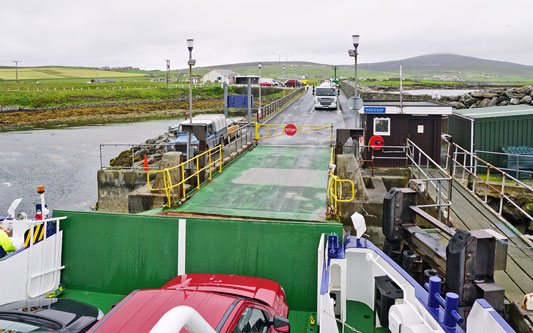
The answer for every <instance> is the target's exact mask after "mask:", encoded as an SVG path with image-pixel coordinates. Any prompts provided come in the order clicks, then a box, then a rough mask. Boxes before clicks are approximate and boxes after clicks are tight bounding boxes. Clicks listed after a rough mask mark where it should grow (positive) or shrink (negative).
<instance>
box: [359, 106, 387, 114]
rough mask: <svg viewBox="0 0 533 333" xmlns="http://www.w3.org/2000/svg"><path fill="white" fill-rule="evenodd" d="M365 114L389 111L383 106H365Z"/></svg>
mask: <svg viewBox="0 0 533 333" xmlns="http://www.w3.org/2000/svg"><path fill="white" fill-rule="evenodd" d="M364 112H365V113H386V112H387V109H386V108H385V107H383V106H365V110H364Z"/></svg>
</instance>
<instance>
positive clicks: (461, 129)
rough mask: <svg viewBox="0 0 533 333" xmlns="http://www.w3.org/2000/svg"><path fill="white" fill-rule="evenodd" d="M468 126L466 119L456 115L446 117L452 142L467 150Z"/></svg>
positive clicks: (468, 142) (469, 124)
mask: <svg viewBox="0 0 533 333" xmlns="http://www.w3.org/2000/svg"><path fill="white" fill-rule="evenodd" d="M470 126H471V122H470V120H468V119H465V118H462V117H458V116H456V115H450V116H449V117H448V134H449V135H451V136H452V137H453V142H455V143H457V144H458V145H459V146H461V147H463V148H465V149H467V150H470V133H471V131H470Z"/></svg>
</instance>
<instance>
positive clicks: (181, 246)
mask: <svg viewBox="0 0 533 333" xmlns="http://www.w3.org/2000/svg"><path fill="white" fill-rule="evenodd" d="M186 227H187V220H185V219H179V224H178V275H183V274H185V247H186V244H185V240H186V237H185V236H186V233H187V228H186Z"/></svg>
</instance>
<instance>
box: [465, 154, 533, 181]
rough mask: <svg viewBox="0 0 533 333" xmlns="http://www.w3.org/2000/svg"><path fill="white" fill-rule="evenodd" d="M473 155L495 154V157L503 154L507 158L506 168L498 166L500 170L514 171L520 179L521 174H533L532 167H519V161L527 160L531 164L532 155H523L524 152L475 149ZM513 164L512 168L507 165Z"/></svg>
mask: <svg viewBox="0 0 533 333" xmlns="http://www.w3.org/2000/svg"><path fill="white" fill-rule="evenodd" d="M474 155H476V156H479V155H488V156H491V155H496V156H497V157H501V156H505V157H506V158H507V168H504V167H499V168H500V170H504V171H505V172H508V173H511V172H514V174H515V176H516V178H518V179H520V178H522V174H526V175H528V176H529V177H531V176H532V175H533V167H532V168H530V169H524V168H522V169H521V168H520V165H521V163H523V162H527V163H531V165H533V155H524V154H511V153H500V152H495V151H485V150H476V151H475V152H474ZM510 165H513V166H514V168H510V167H509V166H510Z"/></svg>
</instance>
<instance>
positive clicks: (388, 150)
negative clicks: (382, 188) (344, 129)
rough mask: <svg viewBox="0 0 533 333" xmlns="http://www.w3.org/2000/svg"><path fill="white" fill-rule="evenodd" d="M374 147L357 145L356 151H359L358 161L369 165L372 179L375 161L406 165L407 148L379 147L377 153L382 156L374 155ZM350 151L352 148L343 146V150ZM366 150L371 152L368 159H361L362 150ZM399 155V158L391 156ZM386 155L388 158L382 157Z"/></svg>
mask: <svg viewBox="0 0 533 333" xmlns="http://www.w3.org/2000/svg"><path fill="white" fill-rule="evenodd" d="M375 147H376V146H369V145H357V148H356V150H357V151H359V157H358V161H359V162H363V163H369V164H370V167H371V173H372V177H374V164H375V161H376V160H405V161H406V164H407V156H406V153H407V146H380V147H379V151H380V152H381V154H382V155H378V156H376V155H375V152H376V150H375V149H374V148H375ZM346 148H348V149H350V148H352V146H348V145H345V146H343V149H346ZM365 149H368V150H369V151H371V155H370V159H365V158H363V156H364V154H363V152H364V150H365ZM395 154H397V155H399V156H392V155H395ZM384 155H388V156H384Z"/></svg>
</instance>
